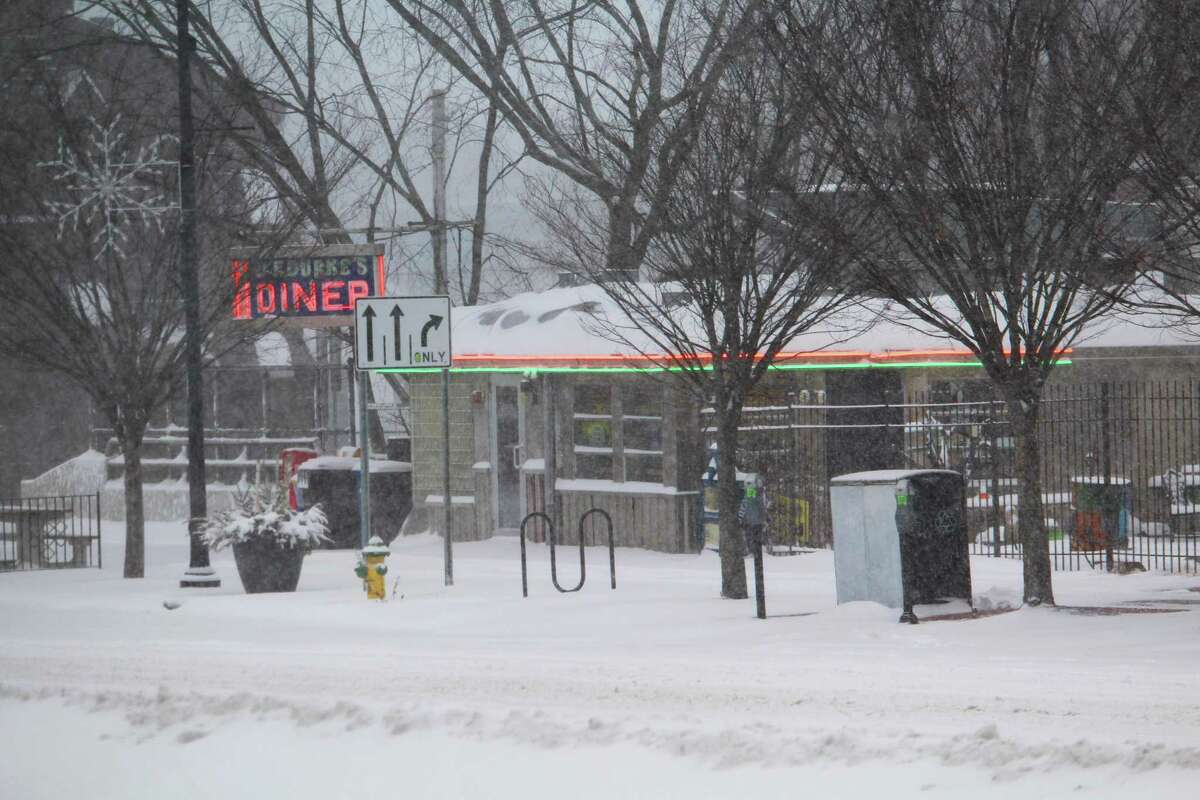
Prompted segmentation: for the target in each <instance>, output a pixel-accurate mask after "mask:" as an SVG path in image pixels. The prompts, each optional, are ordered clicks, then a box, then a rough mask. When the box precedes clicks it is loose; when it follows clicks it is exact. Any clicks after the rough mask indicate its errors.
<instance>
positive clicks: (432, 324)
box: [421, 314, 442, 347]
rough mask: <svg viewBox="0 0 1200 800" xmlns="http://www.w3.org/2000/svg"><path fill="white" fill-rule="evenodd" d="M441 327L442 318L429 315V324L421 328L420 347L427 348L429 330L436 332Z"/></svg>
mask: <svg viewBox="0 0 1200 800" xmlns="http://www.w3.org/2000/svg"><path fill="white" fill-rule="evenodd" d="M440 327H442V318H441V317H439V316H438V315H437V314H430V315H429V322H426V323H425V324H424V325H422V326H421V347H429V329H430V328H432V329H433V330H435V331H436V330H437V329H438V328H440Z"/></svg>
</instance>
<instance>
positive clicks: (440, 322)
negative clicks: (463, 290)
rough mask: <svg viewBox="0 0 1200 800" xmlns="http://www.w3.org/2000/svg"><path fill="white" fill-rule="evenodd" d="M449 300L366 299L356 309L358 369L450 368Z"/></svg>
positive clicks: (356, 362)
mask: <svg viewBox="0 0 1200 800" xmlns="http://www.w3.org/2000/svg"><path fill="white" fill-rule="evenodd" d="M449 318H450V298H448V297H445V296H432V297H367V298H361V299H359V300H358V301H357V302H356V303H355V306H354V363H355V365H356V366H357V367H358V368H359V369H406V368H428V369H437V368H441V367H449V366H450V361H451V351H450V325H449Z"/></svg>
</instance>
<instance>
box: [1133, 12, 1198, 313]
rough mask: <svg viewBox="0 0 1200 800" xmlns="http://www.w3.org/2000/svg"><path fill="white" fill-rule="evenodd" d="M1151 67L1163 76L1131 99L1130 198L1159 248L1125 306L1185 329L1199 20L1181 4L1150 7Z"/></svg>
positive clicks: (1193, 288) (1193, 307) (1194, 211)
mask: <svg viewBox="0 0 1200 800" xmlns="http://www.w3.org/2000/svg"><path fill="white" fill-rule="evenodd" d="M1152 11H1153V14H1152V16H1151V17H1150V19H1149V24H1150V25H1151V26H1153V28H1154V32H1153V36H1152V48H1153V54H1154V58H1155V61H1154V68H1155V69H1156V70H1158V71H1159V72H1160V73H1161V74H1162V75H1163V76H1164V80H1162V81H1161V82H1160V83H1159V84H1158V86H1157V88H1158V90H1159V91H1158V92H1157V93H1155V94H1146V95H1144V96H1141V97H1137V98H1135V101H1136V102H1137V108H1138V111H1139V121H1140V123H1141V124H1140V125H1139V126H1138V127H1136V128H1134V129H1133V131H1132V134H1133V135H1134V136H1135V137H1137V144H1138V145H1139V146H1140V147H1141V148H1142V158H1141V159H1140V160H1139V171H1138V181H1137V183H1136V194H1134V199H1137V200H1142V201H1145V205H1144V210H1143V213H1142V215H1141V216H1142V219H1141V222H1142V224H1143V225H1144V226H1145V227H1146V228H1147V231H1148V233H1153V234H1154V235H1157V236H1160V237H1161V238H1162V239H1163V241H1164V243H1165V244H1166V245H1167V246H1166V248H1165V253H1164V257H1163V258H1161V259H1158V260H1156V261H1155V262H1154V263H1153V264H1150V265H1148V266H1150V267H1152V269H1150V270H1147V271H1145V273H1144V275H1145V278H1146V281H1145V283H1144V285H1145V286H1148V287H1149V291H1138V292H1137V294H1136V295H1135V297H1134V299H1133V301H1134V302H1136V303H1138V304H1140V305H1142V306H1146V307H1152V308H1157V309H1165V310H1167V311H1174V312H1177V313H1178V314H1179V315H1180V316H1181V317H1182V318H1183V319H1184V321H1185V322H1186V323H1189V324H1194V323H1195V322H1196V320H1197V319H1200V299H1198V297H1197V294H1196V293H1197V290H1198V289H1200V95H1198V94H1197V91H1196V88H1197V85H1198V84H1200V51H1198V50H1197V48H1196V47H1195V42H1196V41H1197V37H1198V36H1200V18H1197V16H1196V14H1195V13H1194V11H1195V9H1194V8H1193V7H1192V6H1191V5H1190V4H1188V3H1186V2H1181V1H1180V2H1176V0H1158V1H1157V2H1155V3H1154V4H1153V6H1152Z"/></svg>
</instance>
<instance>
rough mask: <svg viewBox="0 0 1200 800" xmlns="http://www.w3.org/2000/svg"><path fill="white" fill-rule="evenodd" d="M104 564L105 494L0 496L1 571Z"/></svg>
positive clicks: (98, 565)
mask: <svg viewBox="0 0 1200 800" xmlns="http://www.w3.org/2000/svg"><path fill="white" fill-rule="evenodd" d="M101 566H103V563H102V560H101V552H100V495H99V493H97V494H83V495H65V496H59V497H23V498H21V499H19V500H4V499H0V571H14V570H34V569H56V568H65V567H97V568H99V567H101Z"/></svg>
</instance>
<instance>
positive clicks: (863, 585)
mask: <svg viewBox="0 0 1200 800" xmlns="http://www.w3.org/2000/svg"><path fill="white" fill-rule="evenodd" d="M829 498H830V506H831V511H832V515H833V567H834V575H835V581H836V584H837V601H838V603H849V602H853V601H856V600H870V601H873V602H876V603H881V604H883V605H885V606H889V607H891V608H903V609H904V610H905V616H906V617H907V616H908V614H909V613H910V612H911V609H912V607H913V606H914V605H922V604H928V603H937V602H942V601H945V600H951V599H959V600H965V601H966V602H967V603H968V604H969V603H970V602H971V562H970V556H969V553H968V547H967V515H966V501H965V494H964V481H963V477H962V475H961V474H959V473H957V472H953V471H951V470H934V469H910V470H876V471H872V472H856V473H853V474H850V475H840V476H838V477H836V478H834V479H833V480H831V481H830V487H829ZM901 619H902V620H904V621H915V618H912V619H906V618H905V617H901Z"/></svg>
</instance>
